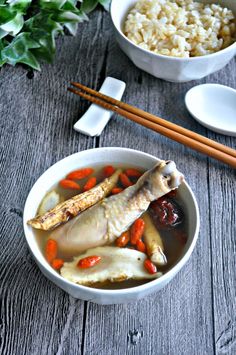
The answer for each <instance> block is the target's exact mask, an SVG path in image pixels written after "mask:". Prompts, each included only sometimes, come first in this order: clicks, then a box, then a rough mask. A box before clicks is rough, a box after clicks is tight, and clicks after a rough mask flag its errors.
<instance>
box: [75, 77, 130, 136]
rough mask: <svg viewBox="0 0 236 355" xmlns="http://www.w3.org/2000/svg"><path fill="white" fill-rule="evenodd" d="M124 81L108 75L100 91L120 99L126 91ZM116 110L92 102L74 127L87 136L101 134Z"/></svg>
mask: <svg viewBox="0 0 236 355" xmlns="http://www.w3.org/2000/svg"><path fill="white" fill-rule="evenodd" d="M125 87H126V84H125V82H124V81H121V80H118V79H115V78H112V77H110V76H108V77H107V78H106V79H105V80H104V82H103V84H102V86H101V89H100V90H99V92H101V93H102V94H105V95H108V96H110V97H113V99H116V100H120V99H121V98H122V95H123V93H124V91H125ZM113 113H114V112H112V111H108V110H106V109H104V108H102V107H100V106H98V105H95V104H92V105H91V106H90V107H89V109H88V110H87V111H86V112H85V113H84V115H83V116H82V117H81V118H80V119H79V120H78V121H77V122H76V123H75V124H74V129H75V130H76V131H78V132H80V133H83V134H86V135H87V136H90V137H94V136H100V134H101V133H102V131H103V130H104V128H105V127H106V125H107V123H108V121H109V119H110V118H111V116H112V115H113Z"/></svg>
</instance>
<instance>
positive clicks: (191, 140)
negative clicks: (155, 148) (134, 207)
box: [68, 82, 236, 168]
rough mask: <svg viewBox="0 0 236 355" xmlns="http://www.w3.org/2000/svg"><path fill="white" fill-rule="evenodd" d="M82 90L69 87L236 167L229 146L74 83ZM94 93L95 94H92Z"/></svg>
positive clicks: (75, 92)
mask: <svg viewBox="0 0 236 355" xmlns="http://www.w3.org/2000/svg"><path fill="white" fill-rule="evenodd" d="M72 85H74V86H76V87H78V88H79V89H80V90H84V91H86V92H88V93H89V94H86V93H84V92H82V91H79V90H76V89H73V88H68V90H69V91H71V92H73V93H74V94H77V95H79V96H81V97H83V98H85V99H87V100H89V101H91V102H93V103H95V104H97V105H100V106H102V107H104V108H106V109H108V110H111V111H114V112H116V113H118V114H120V115H121V116H124V117H126V118H128V119H130V120H132V121H134V122H136V123H139V124H141V125H143V126H145V127H147V128H150V129H152V130H154V131H156V132H158V133H160V134H162V135H164V136H166V137H168V138H170V139H173V140H175V141H177V142H179V143H182V144H184V145H186V146H188V147H190V148H192V149H195V150H197V151H199V152H201V153H203V154H206V155H208V156H211V157H213V158H215V159H218V160H220V161H222V162H224V163H226V164H229V165H231V166H232V167H234V168H236V150H234V149H232V148H229V147H227V146H225V145H223V144H220V143H217V142H215V141H213V140H211V139H208V138H206V137H204V136H201V135H199V134H197V133H195V132H192V131H190V130H188V129H186V128H183V127H181V126H178V125H176V124H174V123H171V122H169V121H166V120H164V119H162V118H160V117H157V116H154V115H152V114H150V113H148V112H145V111H143V110H141V109H138V108H136V107H133V106H131V105H128V104H126V103H123V102H121V101H118V100H115V99H113V98H111V97H109V96H106V95H104V94H101V93H99V92H97V91H95V90H92V89H90V88H87V87H86V86H84V85H82V84H80V83H74V82H73V83H72ZM92 95H93V96H92Z"/></svg>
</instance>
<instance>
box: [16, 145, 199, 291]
mask: <svg viewBox="0 0 236 355" xmlns="http://www.w3.org/2000/svg"><path fill="white" fill-rule="evenodd" d="M107 150H109V151H111V150H113V151H116V152H127V153H132V154H137V155H140V158H145V157H146V158H149V159H150V158H151V159H152V160H155V161H156V162H158V161H160V159H159V158H157V157H155V156H154V155H151V154H148V153H145V152H142V151H139V150H135V149H130V148H121V147H103V148H92V149H86V150H83V151H80V152H76V153H74V154H71V155H69V156H67V157H65V158H63V159H61V160H59V161H57V162H56V163H55V164H53V165H52V166H50V167H49V168H48V169H47V170H46V171H45V172H44V173H43V174H41V175H40V177H39V178H38V179H37V180H36V182H35V183H34V185H33V187H32V188H31V190H30V192H29V194H28V197H27V199H26V202H25V207H24V213H23V226H24V235H25V238H26V241H27V244H28V247H29V249H30V251H31V253H32V255H33V257H34V259H35V260H36V262H37V264H38V265H39V268H40V270H41V271H42V272H43V273H44V270H45V271H46V274H47V275H46V277H48V274H50V275H51V276H52V279H53V280H52V281H53V282H54V281H55V282H56V284H57V285H59V286H60V285H61V287H62V285H64V286H68V287H73V288H76V289H77V290H84V291H87V292H89V293H90V294H91V296H92V295H100V296H102V295H107V296H109V295H114V294H116V295H119V294H120V295H124V294H126V295H127V294H131V293H133V292H141V293H142V291H145V290H148V289H149V288H153V287H155V286H158V285H159V286H160V285H161V284H162V283H163V284H166V283H167V282H168V281H169V280H170V279H172V278H173V277H174V276H175V274H176V273H177V272H178V271H179V270H180V269H181V268H182V267H183V266H184V264H185V263H186V262H187V261H188V259H189V257H190V255H191V254H192V251H193V249H194V247H195V244H196V242H197V238H198V234H199V228H200V216H199V208H198V204H197V201H196V198H195V196H194V193H193V191H192V189H191V188H190V186H189V185H188V183H187V182H186V181H185V180H184V182H183V185H184V186H185V188H186V189H187V190H188V192H189V193H190V195H191V198H192V202H193V205H194V208H195V214H196V220H195V221H194V223H195V230H194V235H193V237H192V240H191V242H190V244H189V246H188V248H187V250H186V252H185V254H184V255H183V256H181V257H180V259H179V260H178V262H177V263H176V264H175V265H174V266H173V267H172V268H171V269H170V270H169V271H167V272H166V273H165V274H163V275H162V276H161V277H160V278H157V279H154V280H150V281H148V282H147V283H144V284H142V285H139V286H134V287H130V288H122V289H109V290H108V289H100V288H92V287H89V286H84V285H79V284H76V283H74V282H71V281H69V280H66V279H65V278H63V277H62V276H61V275H60V274H59V273H58V272H57V271H55V270H54V269H53V268H52V267H51V266H50V265H49V264H48V262H47V261H46V259H45V258H44V256H43V255H42V256H41V257H39V256H38V255H37V253H36V251H35V250H34V248H33V247H32V237H33V238H34V240H35V234H34V232H33V228H32V227H31V226H29V225H28V224H27V220H28V219H29V217H28V214H29V208H30V205H31V203H32V201H31V199H32V197H33V194H34V193H35V190H37V185H38V184H39V182H40V180H41V179H43V178H44V177H45V175H46V174H49V173H50V172H51V171H53V170H54V169H56V168H57V167H58V166H60V165H63V163H64V162H66V161H68V160H70V159H73V158H74V157H76V156H79V157H81V155H83V154H84V155H86V154H88V153H89V152H91V153H93V152H94V153H96V152H97V153H98V152H105V151H107ZM98 163H99V162H98ZM103 163H105V161H104V162H103ZM114 163H115V162H114ZM32 218H33V217H32ZM42 269H43V270H42ZM44 274H45V273H44Z"/></svg>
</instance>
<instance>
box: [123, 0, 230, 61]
mask: <svg viewBox="0 0 236 355" xmlns="http://www.w3.org/2000/svg"><path fill="white" fill-rule="evenodd" d="M124 32H125V35H126V36H127V37H128V38H129V39H130V40H131V41H132V42H134V43H135V44H136V45H138V46H140V47H142V48H144V49H147V50H150V51H152V52H155V53H158V54H162V55H167V56H173V57H197V56H203V55H207V54H211V53H215V52H218V51H220V50H221V49H224V48H226V47H228V46H230V45H231V44H232V43H233V42H234V41H235V39H236V38H235V37H236V25H235V17H234V14H233V12H232V11H231V10H229V9H227V8H223V7H221V6H220V5H217V4H203V3H199V2H195V1H193V0H138V1H137V3H136V5H135V7H134V8H133V9H131V11H130V12H129V14H128V16H127V19H126V21H125V28H124Z"/></svg>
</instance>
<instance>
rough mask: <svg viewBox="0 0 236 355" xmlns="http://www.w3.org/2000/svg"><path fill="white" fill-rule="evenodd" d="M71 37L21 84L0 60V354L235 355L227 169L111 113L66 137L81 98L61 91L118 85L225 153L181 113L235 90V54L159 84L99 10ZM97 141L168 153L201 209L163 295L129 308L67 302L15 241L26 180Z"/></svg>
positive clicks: (234, 248)
mask: <svg viewBox="0 0 236 355" xmlns="http://www.w3.org/2000/svg"><path fill="white" fill-rule="evenodd" d="M90 18H91V20H90V22H88V23H84V24H81V25H80V27H79V33H78V35H77V36H76V37H65V38H59V39H58V41H57V44H58V51H57V55H56V60H55V62H54V64H53V65H43V66H42V72H40V73H35V74H34V78H33V79H31V80H30V79H28V78H27V76H26V74H27V73H26V71H25V70H24V69H23V68H21V67H16V68H11V67H4V68H3V69H2V70H1V72H0V75H1V80H0V91H1V99H0V117H1V125H0V134H1V140H0V158H1V160H0V161H1V164H0V174H1V175H0V190H1V196H2V198H1V206H0V212H1V214H0V222H1V248H0V297H1V308H0V312H1V313H0V353H1V354H4V355H8V354H9V355H12V354H30V355H31V354H36V355H38V354H93V355H94V354H102V355H103V354H104V355H109V354H112V355H113V354H121V355H123V354H135V355H136V354H141V355H143V354H155V355H156V354H157V355H169V354H170V355H174V354H177V355H180V354H181V355H182V354H184V355H189V354H197V355H198V354H201V355H202V354H207V355H208V354H209V355H210V354H217V355H223V354H227V355H228V354H230V355H231V354H232V355H233V354H235V353H236V340H235V339H236V318H235V301H236V297H235V296H236V294H235V280H236V275H235V274H236V271H235V254H236V241H235V235H236V230H235V226H236V223H235V222H236V221H235V217H236V216H235V198H236V192H235V190H236V189H235V172H234V171H233V170H231V169H230V168H228V167H227V166H225V165H223V164H221V163H218V162H216V161H215V160H213V159H210V158H207V157H205V156H203V155H200V154H198V153H196V152H194V151H192V150H191V149H189V148H186V147H184V146H182V145H180V144H178V143H175V142H172V141H171V140H169V139H168V138H166V137H162V136H160V135H159V134H156V133H153V132H151V131H149V130H147V129H145V128H143V127H140V126H138V125H135V124H133V123H131V122H128V121H126V120H125V119H123V118H121V117H118V116H114V117H113V118H112V120H111V121H110V122H109V124H108V126H107V127H106V129H105V130H104V132H103V133H102V135H101V136H100V138H89V137H86V136H83V135H81V134H78V133H76V132H75V131H74V130H73V124H74V123H75V121H76V120H77V119H78V117H79V116H80V115H81V114H82V113H83V112H84V110H85V109H86V108H87V107H88V105H89V104H88V103H86V102H85V101H84V100H82V99H80V98H79V97H77V96H75V95H72V94H70V93H67V92H66V87H67V86H68V83H69V82H70V80H78V81H80V82H82V83H84V84H85V85H87V86H90V87H93V88H95V89H98V88H99V87H100V85H101V83H102V82H103V80H104V78H105V77H106V76H108V75H109V76H113V77H116V78H118V79H121V80H124V81H125V82H126V83H127V89H126V92H125V95H124V101H126V102H128V103H130V104H132V105H136V106H138V107H140V108H143V109H145V110H147V111H149V112H152V113H154V114H157V115H159V116H161V117H163V118H166V119H169V120H170V121H172V122H175V123H177V124H179V125H182V126H184V127H186V128H188V129H192V130H194V131H196V132H197V133H200V134H203V135H206V136H208V137H209V138H212V139H215V140H217V141H219V142H221V143H223V144H227V145H229V146H231V147H233V148H235V147H236V139H235V138H231V137H226V136H222V135H219V134H215V133H213V132H210V131H208V130H207V129H205V128H204V127H202V126H201V125H200V124H198V123H197V122H196V121H194V120H193V119H192V118H191V116H190V115H189V114H188V112H187V110H186V108H185V106H184V101H183V99H184V95H185V93H186V92H187V90H188V89H189V88H191V87H192V86H194V85H196V84H200V83H205V82H217V83H221V84H224V85H229V86H231V87H234V88H236V75H235V74H236V61H235V60H232V61H231V62H230V63H229V65H227V67H225V68H224V69H223V70H221V71H219V72H218V73H215V74H213V75H211V76H209V77H207V78H205V79H203V80H201V81H196V82H190V83H185V84H174V83H167V82H164V81H162V80H158V79H156V78H153V77H152V76H150V75H149V74H146V73H144V72H142V71H140V70H139V69H137V68H135V67H134V65H133V64H132V63H131V62H130V60H129V59H128V58H127V57H126V56H125V55H124V54H123V53H122V52H121V50H120V49H119V48H118V46H117V44H116V43H115V40H114V35H113V33H112V31H111V22H110V18H109V15H108V14H106V13H104V12H103V11H101V10H100V11H96V12H95V13H93V15H91V16H90ZM95 146H123V147H129V148H134V149H138V150H142V151H145V152H148V153H150V154H153V155H155V156H158V157H160V158H163V159H173V160H175V161H176V162H177V164H178V167H179V169H180V170H181V171H182V172H183V173H184V174H185V176H186V180H187V181H188V182H189V184H190V185H191V188H192V189H193V191H194V193H195V195H196V198H197V200H198V202H199V204H200V206H201V230H200V235H199V239H198V242H197V245H196V248H195V250H194V252H193V255H192V257H191V258H190V260H189V262H188V263H187V264H186V266H185V267H184V268H183V269H182V270H181V272H179V274H178V275H177V276H176V277H175V278H174V280H173V281H172V282H171V283H170V284H169V285H167V286H166V287H165V288H164V289H163V290H162V291H160V292H158V293H156V294H153V295H151V296H149V297H148V298H146V299H144V300H140V301H139V302H137V303H133V304H128V305H114V306H98V305H95V304H92V303H88V302H82V301H80V300H75V299H73V298H72V297H70V296H68V295H67V294H66V293H64V292H63V291H61V290H60V289H59V288H57V287H55V286H54V285H53V284H52V283H51V282H49V281H48V280H47V279H46V278H45V277H44V276H43V275H42V274H41V272H40V271H39V269H38V267H37V266H36V264H35V262H34V261H33V259H32V257H31V255H30V254H29V251H28V249H27V246H26V243H25V241H24V237H23V229H22V212H23V207H24V202H25V199H26V197H27V194H28V192H29V190H30V188H31V187H32V185H33V183H34V181H35V180H36V179H37V178H38V177H39V176H40V175H41V174H42V173H43V172H44V171H45V170H46V169H47V168H48V167H49V166H50V165H52V164H53V163H55V162H56V161H57V160H59V159H61V158H63V157H65V156H67V155H69V154H72V153H74V152H77V151H78V150H83V149H87V148H93V147H95Z"/></svg>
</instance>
